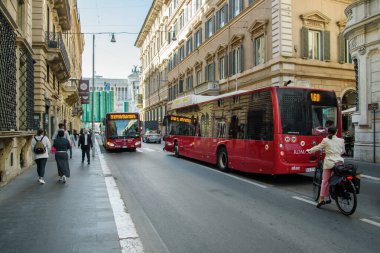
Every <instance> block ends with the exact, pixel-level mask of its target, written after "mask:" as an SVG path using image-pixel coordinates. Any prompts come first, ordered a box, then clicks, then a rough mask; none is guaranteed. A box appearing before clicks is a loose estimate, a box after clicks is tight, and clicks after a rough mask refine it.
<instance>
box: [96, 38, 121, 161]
mask: <svg viewBox="0 0 380 253" xmlns="http://www.w3.org/2000/svg"><path fill="white" fill-rule="evenodd" d="M111 42H112V43H114V42H116V39H115V34H114V33H113V34H112V38H111ZM94 100H95V34H93V35H92V102H91V112H92V119H91V121H92V124H91V125H92V126H91V127H92V135H91V138H92V157H95V145H94V144H95V122H94V112H95V110H94Z"/></svg>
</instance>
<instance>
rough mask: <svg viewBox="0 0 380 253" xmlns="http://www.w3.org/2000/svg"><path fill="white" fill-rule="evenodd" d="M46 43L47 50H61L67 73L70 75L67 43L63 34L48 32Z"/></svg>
mask: <svg viewBox="0 0 380 253" xmlns="http://www.w3.org/2000/svg"><path fill="white" fill-rule="evenodd" d="M45 42H46V46H47V48H53V49H59V51H60V53H61V55H62V59H63V62H64V64H65V67H66V69H67V72H68V73H70V60H69V56H68V54H67V51H66V46H65V43H64V42H63V39H62V34H61V33H60V32H59V33H56V32H46V36H45Z"/></svg>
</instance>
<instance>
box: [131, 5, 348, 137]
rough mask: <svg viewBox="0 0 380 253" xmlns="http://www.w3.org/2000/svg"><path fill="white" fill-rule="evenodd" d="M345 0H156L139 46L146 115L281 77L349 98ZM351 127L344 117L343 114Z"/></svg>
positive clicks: (152, 116)
mask: <svg viewBox="0 0 380 253" xmlns="http://www.w3.org/2000/svg"><path fill="white" fill-rule="evenodd" d="M351 2H352V1H350V0H304V1H296V0H184V1H181V0H155V1H153V3H152V6H151V8H150V10H149V13H148V15H147V17H146V19H145V22H144V24H143V27H142V28H141V31H140V34H139V36H138V38H137V40H136V42H135V45H136V46H137V47H138V48H140V50H141V54H140V55H141V56H140V59H141V65H142V74H141V86H142V88H143V97H144V102H143V108H144V114H145V115H144V119H145V120H146V121H158V122H159V123H160V124H161V122H162V118H163V115H164V114H165V113H167V112H170V110H171V107H172V104H173V101H174V100H176V104H178V103H180V100H178V98H181V97H184V96H187V95H190V94H196V95H218V94H225V93H229V92H233V91H236V90H249V89H255V88H259V87H264V86H271V85H283V84H284V83H287V82H291V83H290V84H289V86H291V85H294V86H303V87H315V88H325V89H332V90H335V91H336V93H337V96H338V97H340V98H342V101H343V104H344V108H346V107H347V108H349V107H351V106H353V104H354V102H353V101H354V99H353V97H354V96H355V75H354V70H353V69H354V68H353V65H352V64H351V58H350V55H349V53H348V47H347V43H346V41H345V40H344V37H343V35H342V31H343V29H344V27H345V24H346V16H345V14H344V10H345V8H346V7H347V6H348V4H350V3H351ZM345 121H346V122H345V123H344V125H345V128H346V129H345V130H347V129H349V127H350V125H351V124H350V123H349V118H346V119H345Z"/></svg>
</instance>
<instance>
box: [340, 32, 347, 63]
mask: <svg viewBox="0 0 380 253" xmlns="http://www.w3.org/2000/svg"><path fill="white" fill-rule="evenodd" d="M345 49H346V40H345V39H344V36H343V33H339V36H338V61H339V63H345V61H346V59H345V58H346V55H345V54H346V52H345Z"/></svg>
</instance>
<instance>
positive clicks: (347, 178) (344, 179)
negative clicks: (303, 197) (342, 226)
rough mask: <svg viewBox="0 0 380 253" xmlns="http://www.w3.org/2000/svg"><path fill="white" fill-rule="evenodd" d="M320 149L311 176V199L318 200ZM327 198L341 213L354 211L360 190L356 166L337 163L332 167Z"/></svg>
mask: <svg viewBox="0 0 380 253" xmlns="http://www.w3.org/2000/svg"><path fill="white" fill-rule="evenodd" d="M322 173H323V165H322V151H321V152H320V156H319V160H318V166H317V167H316V168H315V172H314V177H313V199H314V201H318V199H319V195H320V192H321V186H322ZM329 183H330V187H329V193H330V196H329V200H327V201H326V203H331V198H332V199H334V200H335V203H336V205H337V207H338V209H339V211H340V212H341V213H343V214H344V215H346V216H348V215H351V214H353V213H354V212H355V210H356V207H357V203H358V200H357V196H356V195H357V194H359V192H360V173H358V174H357V173H356V168H355V167H354V166H353V165H351V164H347V165H344V164H338V165H336V166H334V168H333V175H332V176H331V177H330V180H329Z"/></svg>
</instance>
